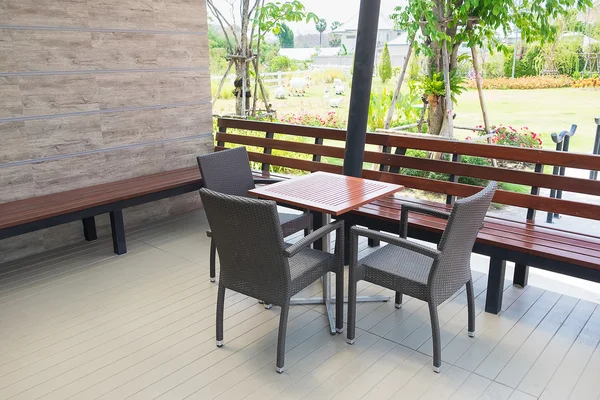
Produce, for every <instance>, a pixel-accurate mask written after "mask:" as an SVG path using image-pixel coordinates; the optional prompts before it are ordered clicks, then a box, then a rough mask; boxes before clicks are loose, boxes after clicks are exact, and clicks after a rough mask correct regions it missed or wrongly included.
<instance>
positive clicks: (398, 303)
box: [394, 292, 402, 308]
mask: <svg viewBox="0 0 600 400" xmlns="http://www.w3.org/2000/svg"><path fill="white" fill-rule="evenodd" d="M394 304H395V306H396V308H401V307H402V293H400V292H396V300H395V301H394Z"/></svg>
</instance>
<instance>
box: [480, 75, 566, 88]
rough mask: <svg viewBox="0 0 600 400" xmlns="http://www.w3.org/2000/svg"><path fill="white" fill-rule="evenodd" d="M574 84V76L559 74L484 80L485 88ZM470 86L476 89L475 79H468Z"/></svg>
mask: <svg viewBox="0 0 600 400" xmlns="http://www.w3.org/2000/svg"><path fill="white" fill-rule="evenodd" d="M572 85H573V78H571V77H570V76H568V75H559V76H527V77H521V78H515V79H512V78H492V79H484V80H483V88H484V89H502V90H507V89H519V90H524V89H556V88H564V87H570V86H572ZM468 86H469V87H470V88H471V89H475V88H476V87H477V86H476V82H475V80H474V79H470V80H469V81H468Z"/></svg>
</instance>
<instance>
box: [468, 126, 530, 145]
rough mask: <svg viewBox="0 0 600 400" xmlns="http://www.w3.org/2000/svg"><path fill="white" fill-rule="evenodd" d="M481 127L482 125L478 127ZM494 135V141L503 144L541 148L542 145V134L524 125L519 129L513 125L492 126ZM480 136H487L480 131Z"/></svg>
mask: <svg viewBox="0 0 600 400" xmlns="http://www.w3.org/2000/svg"><path fill="white" fill-rule="evenodd" d="M478 128H480V127H478ZM492 131H493V132H494V136H492V143H494V144H499V145H502V146H515V147H525V148H528V149H539V148H541V147H542V136H541V135H540V134H537V133H535V132H533V131H532V130H530V129H529V128H528V127H526V126H524V127H521V128H519V129H518V130H517V129H515V128H513V127H512V126H504V125H499V126H492ZM477 134H478V135H479V136H485V135H486V133H485V132H483V131H482V132H478V133H477Z"/></svg>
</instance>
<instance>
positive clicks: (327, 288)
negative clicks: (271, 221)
mask: <svg viewBox="0 0 600 400" xmlns="http://www.w3.org/2000/svg"><path fill="white" fill-rule="evenodd" d="M330 222H331V215H329V214H320V217H319V216H318V215H315V218H314V219H313V229H314V230H317V229H319V228H320V227H322V226H325V225H327V224H329V223H330ZM315 247H316V248H318V247H320V250H322V251H326V252H330V250H331V240H330V237H329V235H327V236H325V237H324V238H323V241H322V243H320V246H315ZM321 282H322V284H323V297H311V298H292V302H291V304H292V305H301V304H303V305H311V304H325V309H326V310H327V318H328V319H329V328H330V332H331V334H332V335H333V334H335V333H336V329H335V322H334V321H335V320H334V316H335V307H333V306H332V305H333V304H335V301H336V298H335V297H331V273H330V272H328V273H327V274H325V276H324V277H323V278H322V279H321ZM389 299H390V298H389V297H387V296H358V297H357V299H356V301H358V302H386V301H388V300H389ZM344 302H345V303H347V302H348V298H347V297H345V298H344Z"/></svg>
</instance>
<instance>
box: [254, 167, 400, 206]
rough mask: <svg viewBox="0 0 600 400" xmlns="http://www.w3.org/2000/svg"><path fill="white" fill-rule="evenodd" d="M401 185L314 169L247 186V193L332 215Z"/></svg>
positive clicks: (396, 190) (390, 192)
mask: <svg viewBox="0 0 600 400" xmlns="http://www.w3.org/2000/svg"><path fill="white" fill-rule="evenodd" d="M402 189H404V187H403V186H400V185H394V184H391V183H385V182H379V181H372V180H368V179H363V178H355V177H351V176H345V175H337V174H331V173H328V172H315V173H312V174H309V175H305V176H301V177H298V178H292V179H290V180H287V181H283V182H278V183H275V184H272V185H267V186H262V187H259V188H256V189H252V190H250V191H249V192H248V193H249V195H250V196H254V197H258V198H261V199H267V200H275V201H277V202H280V203H284V204H289V205H293V206H296V207H301V208H306V209H309V210H311V211H318V212H322V213H326V214H331V215H333V216H339V215H342V214H344V213H346V212H348V211H351V210H354V209H356V208H358V207H360V206H363V205H365V204H368V203H371V202H372V201H375V200H377V199H379V198H381V197H385V196H387V195H390V194H393V193H396V192H398V191H400V190H402Z"/></svg>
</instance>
